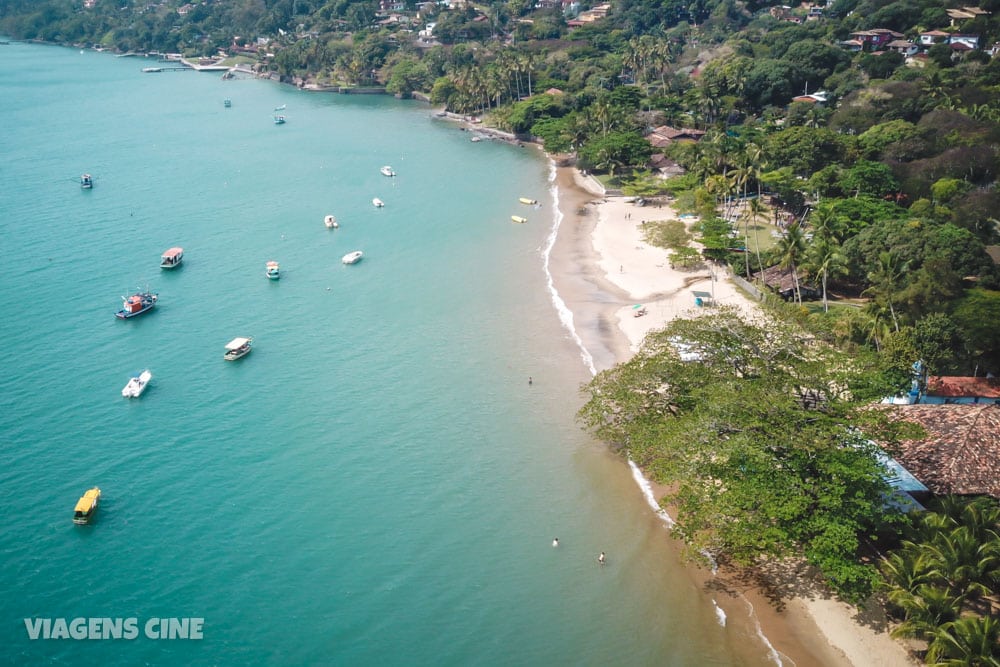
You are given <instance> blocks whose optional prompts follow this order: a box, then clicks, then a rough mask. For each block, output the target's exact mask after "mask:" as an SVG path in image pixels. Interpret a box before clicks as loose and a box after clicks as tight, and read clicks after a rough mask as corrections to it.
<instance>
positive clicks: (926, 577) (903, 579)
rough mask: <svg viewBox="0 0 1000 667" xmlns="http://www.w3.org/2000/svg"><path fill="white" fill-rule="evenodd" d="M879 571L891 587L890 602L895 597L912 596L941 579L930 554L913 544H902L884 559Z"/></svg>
mask: <svg viewBox="0 0 1000 667" xmlns="http://www.w3.org/2000/svg"><path fill="white" fill-rule="evenodd" d="M881 571H882V575H883V576H884V577H885V579H886V581H887V582H888V584H889V585H890V586H891V587H892V588H891V590H890V591H889V601H890V602H893V600H894V596H896V595H902V594H912V593H914V592H915V591H916V590H917V588H919V587H920V586H926V585H929V584H933V583H935V582H938V581H940V578H941V577H940V575H939V574H938V572H937V570H936V569H935V567H934V561H933V559H932V556H931V554H930V553H929V552H928V551H927V550H926V549H923V548H922V546H920V545H917V544H914V543H913V542H904V543H903V548H902V549H900V550H899V551H896V552H894V553H892V554H890V555H889V556H887V557H886V558H884V559H883V560H882V566H881ZM894 604H895V603H894Z"/></svg>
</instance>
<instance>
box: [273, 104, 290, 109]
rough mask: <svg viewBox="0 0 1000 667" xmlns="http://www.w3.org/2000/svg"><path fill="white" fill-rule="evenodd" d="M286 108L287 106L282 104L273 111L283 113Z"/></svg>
mask: <svg viewBox="0 0 1000 667" xmlns="http://www.w3.org/2000/svg"><path fill="white" fill-rule="evenodd" d="M287 107H288V105H287V104H282V105H281V106H280V107H274V110H275V111H284V110H285V109H286V108H287Z"/></svg>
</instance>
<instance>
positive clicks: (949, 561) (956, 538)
mask: <svg viewBox="0 0 1000 667" xmlns="http://www.w3.org/2000/svg"><path fill="white" fill-rule="evenodd" d="M928 549H929V550H930V552H931V553H932V554H933V555H934V558H935V559H936V560H937V563H938V568H937V569H938V571H939V572H941V574H942V575H943V576H944V578H945V580H946V581H947V583H948V587H949V588H950V589H951V591H952V592H953V593H954V594H955V595H960V596H962V597H963V598H970V599H975V598H978V597H979V596H981V595H989V594H990V593H991V592H992V590H993V589H992V584H993V583H995V582H997V581H998V580H1000V551H998V550H997V548H996V545H995V544H993V543H990V542H981V541H980V540H978V539H977V538H976V535H975V533H974V532H973V531H972V529H971V528H969V527H968V526H960V527H958V528H956V529H954V530H952V531H951V532H949V533H938V535H937V537H936V539H935V540H934V541H933V542H932V543H931V544H929V545H928Z"/></svg>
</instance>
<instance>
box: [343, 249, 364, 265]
mask: <svg viewBox="0 0 1000 667" xmlns="http://www.w3.org/2000/svg"><path fill="white" fill-rule="evenodd" d="M364 255H365V254H364V253H363V252H361V251H360V250H355V251H354V252H349V253H347V254H346V255H344V256H343V257H341V258H340V261H342V262H343V263H344V264H357V263H358V262H360V261H361V258H362V257H364Z"/></svg>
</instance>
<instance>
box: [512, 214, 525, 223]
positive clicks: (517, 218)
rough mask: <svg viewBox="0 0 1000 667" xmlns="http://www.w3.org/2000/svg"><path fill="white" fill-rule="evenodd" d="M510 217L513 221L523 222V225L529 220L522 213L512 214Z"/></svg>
mask: <svg viewBox="0 0 1000 667" xmlns="http://www.w3.org/2000/svg"><path fill="white" fill-rule="evenodd" d="M510 219H511V221H512V222H516V223H518V224H521V225H523V224H524V223H526V222H527V221H528V219H527V218H525V217H524V216H522V215H512V216H510Z"/></svg>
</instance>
